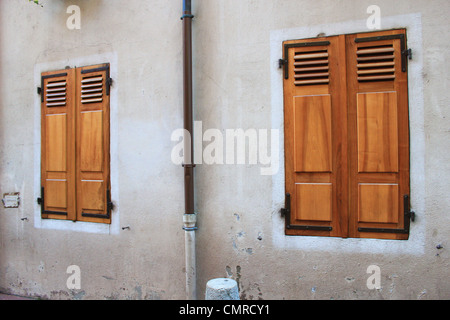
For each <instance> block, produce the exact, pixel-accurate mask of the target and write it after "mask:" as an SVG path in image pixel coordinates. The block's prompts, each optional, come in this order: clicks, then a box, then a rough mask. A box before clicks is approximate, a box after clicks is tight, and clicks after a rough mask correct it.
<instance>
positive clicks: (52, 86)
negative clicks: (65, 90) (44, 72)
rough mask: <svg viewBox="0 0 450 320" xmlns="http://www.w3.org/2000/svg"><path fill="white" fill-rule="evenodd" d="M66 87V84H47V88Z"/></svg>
mask: <svg viewBox="0 0 450 320" xmlns="http://www.w3.org/2000/svg"><path fill="white" fill-rule="evenodd" d="M63 86H66V82H65V81H64V82H49V83H48V84H47V88H54V87H63Z"/></svg>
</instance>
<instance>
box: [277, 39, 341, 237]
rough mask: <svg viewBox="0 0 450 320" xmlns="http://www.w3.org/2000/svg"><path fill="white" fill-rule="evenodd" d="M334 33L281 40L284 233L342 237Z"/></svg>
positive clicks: (336, 42)
mask: <svg viewBox="0 0 450 320" xmlns="http://www.w3.org/2000/svg"><path fill="white" fill-rule="evenodd" d="M339 39H340V38H339V37H328V38H324V39H312V40H311V39H307V40H299V41H287V42H285V43H284V66H285V77H284V78H285V79H284V88H285V91H284V101H285V110H284V111H285V151H286V164H285V166H286V167H285V172H286V194H287V197H286V201H287V202H290V210H287V211H286V234H288V235H323V236H343V235H344V234H346V233H347V223H346V221H347V217H346V202H344V201H342V200H341V199H344V200H345V194H342V195H341V194H340V193H341V191H342V190H344V188H345V184H346V158H345V153H343V150H344V149H345V148H346V141H345V139H343V138H342V137H344V136H345V135H346V129H347V127H346V116H347V115H346V112H345V109H343V108H341V104H342V101H341V99H342V95H341V92H342V90H344V91H345V81H343V80H342V79H344V78H345V68H342V67H341V65H340V61H339V57H340V54H341V52H342V51H345V48H344V46H343V44H344V43H343V42H342V41H339Z"/></svg>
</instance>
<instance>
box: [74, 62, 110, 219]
mask: <svg viewBox="0 0 450 320" xmlns="http://www.w3.org/2000/svg"><path fill="white" fill-rule="evenodd" d="M109 81H110V78H109V64H104V65H95V66H89V67H83V68H77V94H76V117H77V128H76V132H77V147H76V167H77V191H76V194H77V220H80V221H89V222H101V223H110V222H111V206H112V204H111V199H110V197H111V194H110V153H109V127H110V126H109V90H110V87H109V86H110V82H109Z"/></svg>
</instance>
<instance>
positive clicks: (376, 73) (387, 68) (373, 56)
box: [356, 44, 395, 82]
mask: <svg viewBox="0 0 450 320" xmlns="http://www.w3.org/2000/svg"><path fill="white" fill-rule="evenodd" d="M356 61H357V64H356V67H357V75H358V81H359V82H367V81H392V80H395V50H394V46H393V45H392V44H388V45H378V46H371V47H360V48H358V49H357V50H356Z"/></svg>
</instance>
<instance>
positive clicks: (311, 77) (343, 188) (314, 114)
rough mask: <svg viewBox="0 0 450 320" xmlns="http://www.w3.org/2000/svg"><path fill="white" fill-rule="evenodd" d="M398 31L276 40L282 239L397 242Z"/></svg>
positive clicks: (405, 189) (402, 82)
mask: <svg viewBox="0 0 450 320" xmlns="http://www.w3.org/2000/svg"><path fill="white" fill-rule="evenodd" d="M405 49H406V34H405V31H404V30H392V31H387V32H377V33H369V34H353V35H341V36H333V37H325V38H318V39H306V40H295V41H287V42H285V43H284V61H283V62H284V67H285V70H284V71H285V75H284V78H285V79H284V104H285V110H284V111H285V157H286V158H285V159H286V163H285V172H286V194H287V197H286V201H287V202H289V206H290V208H289V210H285V211H284V212H285V213H286V214H287V215H286V234H288V235H318V236H338V237H375V238H387V239H407V238H408V230H406V229H409V228H406V226H409V221H406V219H405V218H404V215H405V212H407V211H408V210H409V203H408V201H409V119H408V97H407V66H406V57H405V55H404V54H403V52H404V50H405Z"/></svg>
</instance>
